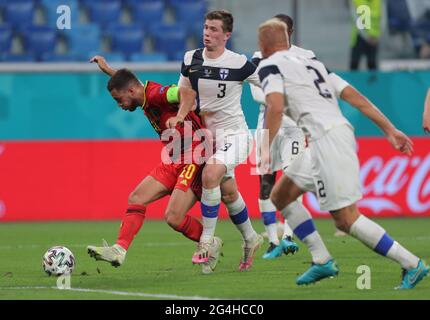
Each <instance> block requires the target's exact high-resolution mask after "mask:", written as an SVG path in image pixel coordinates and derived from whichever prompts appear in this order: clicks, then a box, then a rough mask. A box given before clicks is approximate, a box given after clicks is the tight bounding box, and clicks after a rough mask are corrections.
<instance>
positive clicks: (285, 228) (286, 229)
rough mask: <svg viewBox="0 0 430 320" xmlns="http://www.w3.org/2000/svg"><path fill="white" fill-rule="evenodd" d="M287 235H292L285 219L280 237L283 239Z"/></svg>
mask: <svg viewBox="0 0 430 320" xmlns="http://www.w3.org/2000/svg"><path fill="white" fill-rule="evenodd" d="M287 237H291V238H292V237H293V230H291V228H290V226H289V224H288V221H287V219H285V220H284V234H283V235H282V239H285V238H287Z"/></svg>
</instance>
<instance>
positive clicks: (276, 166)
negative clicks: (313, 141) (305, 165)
mask: <svg viewBox="0 0 430 320" xmlns="http://www.w3.org/2000/svg"><path fill="white" fill-rule="evenodd" d="M263 122H264V112H260V114H259V116H258V123H257V130H256V132H255V142H256V152H255V158H256V162H255V163H256V164H257V169H256V172H257V173H259V174H260V170H259V168H258V164H259V163H260V157H261V148H262V147H264V146H263V145H262V140H263V138H262V137H263V130H262V129H263ZM305 145H306V142H305V136H304V134H303V131H302V129H300V128H299V127H291V126H289V127H281V128H279V131H278V134H277V135H276V137H275V138H274V139H273V142H272V146H271V148H270V159H271V163H270V168H271V169H272V171H273V172H275V171H279V170H281V169H282V170H284V169H285V168H286V167H288V166H289V165H290V164H291V163H292V162H293V160H294V159H296V158H297V157H298V156H299V155H300V154H301V153H302V152H303V150H304V148H305Z"/></svg>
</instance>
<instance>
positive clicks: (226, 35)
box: [225, 32, 231, 41]
mask: <svg viewBox="0 0 430 320" xmlns="http://www.w3.org/2000/svg"><path fill="white" fill-rule="evenodd" d="M230 37H231V32H226V33H225V41H227V40H228V39H230Z"/></svg>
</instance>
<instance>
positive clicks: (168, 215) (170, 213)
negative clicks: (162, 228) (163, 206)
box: [164, 209, 185, 229]
mask: <svg viewBox="0 0 430 320" xmlns="http://www.w3.org/2000/svg"><path fill="white" fill-rule="evenodd" d="M184 216H185V215H184V214H183V213H182V212H180V211H178V210H175V209H167V210H166V212H165V213H164V220H165V221H166V223H167V224H168V225H169V226H171V227H172V228H174V229H176V228H177V227H179V225H180V224H181V222H182V220H183V218H184Z"/></svg>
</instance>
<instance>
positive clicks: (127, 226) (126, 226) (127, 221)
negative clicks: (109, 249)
mask: <svg viewBox="0 0 430 320" xmlns="http://www.w3.org/2000/svg"><path fill="white" fill-rule="evenodd" d="M145 213H146V206H142V205H137V204H135V205H129V207H128V208H127V211H126V213H125V217H124V218H123V219H122V222H121V227H120V229H119V234H118V239H117V241H116V243H117V244H118V245H120V246H121V247H123V248H124V249H125V250H128V247H129V246H130V244H131V243H132V241H133V239H134V237H135V236H136V234H137V233H138V232H139V230H140V228H141V227H142V224H143V221H144V220H145Z"/></svg>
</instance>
